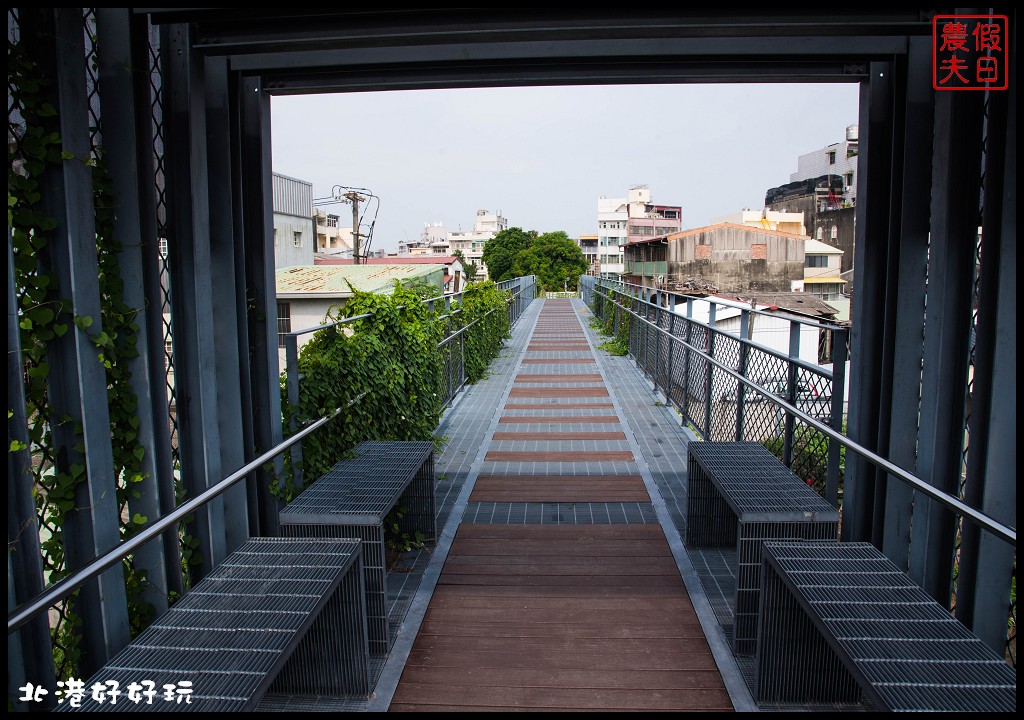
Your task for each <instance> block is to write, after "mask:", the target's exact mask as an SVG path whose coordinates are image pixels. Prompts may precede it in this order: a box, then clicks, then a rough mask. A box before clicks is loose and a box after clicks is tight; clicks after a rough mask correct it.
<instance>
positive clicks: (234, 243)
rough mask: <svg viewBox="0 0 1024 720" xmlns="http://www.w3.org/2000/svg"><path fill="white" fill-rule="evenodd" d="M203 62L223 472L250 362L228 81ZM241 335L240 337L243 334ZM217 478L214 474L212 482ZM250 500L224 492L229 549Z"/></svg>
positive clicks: (239, 445) (239, 460) (229, 463)
mask: <svg viewBox="0 0 1024 720" xmlns="http://www.w3.org/2000/svg"><path fill="white" fill-rule="evenodd" d="M204 64H205V67H204V74H205V80H204V83H203V86H204V89H205V94H206V108H205V111H206V157H207V163H206V166H207V168H208V177H207V183H208V185H207V187H208V188H209V191H210V197H209V217H210V223H209V228H210V229H209V237H210V240H209V248H210V249H209V252H210V270H211V272H215V273H216V276H217V282H215V283H212V284H211V286H210V298H211V301H210V302H211V304H210V307H211V308H222V309H223V312H215V313H211V315H212V318H211V320H212V327H213V336H214V337H215V338H217V345H216V352H215V353H214V355H213V357H214V358H215V362H216V365H215V381H216V387H217V396H216V403H217V412H216V416H217V420H218V423H219V427H218V437H219V444H218V446H217V450H218V452H219V458H218V464H219V466H220V469H221V476H223V475H226V474H228V473H233V472H234V471H235V470H237V469H238V468H240V467H242V466H243V465H245V462H246V452H245V448H246V444H245V435H244V433H243V430H242V424H243V417H244V416H243V414H242V382H241V380H240V378H239V375H240V372H239V368H241V367H242V366H244V365H248V360H249V354H248V348H247V347H245V346H241V345H240V338H239V325H240V324H242V325H243V326H244V325H245V323H246V314H247V312H248V310H247V308H246V302H245V286H244V285H236V284H235V281H236V273H237V267H238V262H237V260H236V257H237V255H238V253H240V252H243V248H244V242H243V237H242V233H241V232H240V229H238V228H236V225H235V216H234V215H235V213H234V208H235V207H236V204H235V203H234V201H233V197H232V196H233V186H232V183H231V180H232V175H233V172H232V170H233V168H232V164H233V163H232V153H231V150H232V145H231V137H232V132H233V128H232V123H231V103H232V100H233V94H232V91H231V90H232V88H231V82H230V77H229V74H228V67H227V60H226V59H225V58H223V57H209V56H207V57H205V58H204ZM197 69H198V68H197ZM310 216H311V217H312V210H311V211H310ZM314 238H315V235H314ZM232 311H233V312H232ZM241 339H242V340H244V334H243V337H242V338H241ZM219 479H220V477H216V478H213V481H214V482H216V481H217V480H219ZM249 505H250V501H249V496H248V485H247V484H239V485H237V486H235V487H233V488H231V489H230V490H228V491H227V492H226V493H224V536H225V541H226V543H227V545H226V549H227V552H228V553H231V552H233V551H234V550H235V548H237V547H239V546H241V545H242V544H243V543H245V542H246V541H247V540H248V539H249V536H250V534H254V533H250V530H249ZM252 506H253V508H254V509H255V507H256V497H255V496H253V498H252ZM254 520H255V518H254Z"/></svg>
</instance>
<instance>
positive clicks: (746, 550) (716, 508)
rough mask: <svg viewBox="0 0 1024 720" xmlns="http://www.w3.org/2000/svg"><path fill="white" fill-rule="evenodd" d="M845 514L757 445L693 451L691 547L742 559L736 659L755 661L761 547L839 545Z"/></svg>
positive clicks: (706, 445)
mask: <svg viewBox="0 0 1024 720" xmlns="http://www.w3.org/2000/svg"><path fill="white" fill-rule="evenodd" d="M838 532H839V513H838V511H837V510H836V509H835V508H834V507H832V506H831V505H829V504H828V503H827V502H825V500H824V499H822V498H821V496H820V495H818V494H817V493H816V492H814V490H813V489H812V488H810V487H809V486H808V485H807V484H806V483H804V482H801V481H800V479H799V478H798V477H797V476H796V475H794V474H793V473H792V472H790V470H789V468H787V467H786V466H785V465H783V464H782V463H781V462H780V461H779V460H778V458H776V457H775V456H774V455H772V454H771V453H770V452H769V451H768V450H767V449H766V448H764V447H763V446H762V445H760V444H759V443H755V442H692V443H690V444H689V462H688V493H687V521H686V544H687V546H688V547H691V548H699V547H726V548H735V552H736V560H735V563H736V568H735V569H736V595H735V602H734V604H733V619H734V623H733V652H734V653H735V654H736V655H753V654H754V650H755V648H756V645H757V612H758V597H759V595H760V583H761V542H762V541H763V540H767V539H773V538H774V539H779V538H783V539H784V538H802V539H806V540H835V539H836V538H837V537H838Z"/></svg>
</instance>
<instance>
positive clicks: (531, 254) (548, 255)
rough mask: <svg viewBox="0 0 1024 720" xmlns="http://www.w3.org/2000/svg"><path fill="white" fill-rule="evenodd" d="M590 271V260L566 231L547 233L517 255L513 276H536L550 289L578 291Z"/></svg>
mask: <svg viewBox="0 0 1024 720" xmlns="http://www.w3.org/2000/svg"><path fill="white" fill-rule="evenodd" d="M491 242H493V241H491ZM488 244H490V243H488ZM586 271H587V260H586V258H584V257H583V251H582V250H580V248H579V246H578V245H577V244H576V243H574V242H573V241H572V239H571V238H570V237H569V236H568V235H566V234H565V232H563V231H562V230H558V231H556V232H550V233H544V234H543V235H541V236H539V237H537V238H536V239H534V241H533V242H532V243H530V246H529V247H528V248H527V249H525V250H521V251H520V252H519V254H518V255H516V258H515V261H514V263H513V267H512V274H511V275H510V277H516V276H520V275H536V276H537V280H538V281H539V282H540V284H541V285H542V286H543V287H544V288H545V289H547V290H561V289H562V288H563V287H569V288H570V289H573V290H575V289H576V285H577V283H578V282H579V279H580V275H582V274H583V273H585V272H586Z"/></svg>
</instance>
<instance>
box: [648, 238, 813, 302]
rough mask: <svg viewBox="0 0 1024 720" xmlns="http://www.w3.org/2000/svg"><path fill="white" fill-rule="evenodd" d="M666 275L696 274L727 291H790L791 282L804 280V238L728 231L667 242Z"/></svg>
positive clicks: (674, 276) (678, 277) (680, 277)
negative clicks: (761, 246)
mask: <svg viewBox="0 0 1024 720" xmlns="http://www.w3.org/2000/svg"><path fill="white" fill-rule="evenodd" d="M755 245H763V246H764V247H763V248H755V247H754V246H755ZM699 247H700V248H702V249H700V250H699V249H698V248H699ZM762 249H763V252H761V251H762ZM759 256H760V257H759ZM668 275H669V277H671V278H673V279H682V278H685V277H692V276H701V277H703V278H704V279H705V280H707V281H709V282H712V283H714V284H715V285H716V286H718V289H719V290H722V291H729V292H732V291H738V290H762V291H776V292H789V291H790V288H791V287H792V282H793V281H794V280H802V279H803V277H804V240H803V238H800V237H796V236H794V237H786V236H782V235H771V234H768V233H759V232H752V231H749V230H741V229H740V228H731V227H725V228H715V229H713V230H710V231H708V232H701V233H694V234H692V235H687V236H684V237H681V238H673V239H670V240H669V244H668Z"/></svg>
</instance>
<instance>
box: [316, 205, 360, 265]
mask: <svg viewBox="0 0 1024 720" xmlns="http://www.w3.org/2000/svg"><path fill="white" fill-rule="evenodd" d="M313 218H314V219H315V220H316V252H318V253H323V254H325V255H344V256H348V257H351V256H352V228H350V227H342V224H341V217H340V216H339V215H334V214H332V213H327V212H324V211H323V210H317V211H316V214H315V215H314V216H313Z"/></svg>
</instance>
